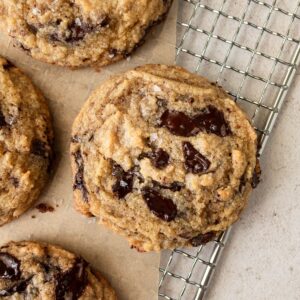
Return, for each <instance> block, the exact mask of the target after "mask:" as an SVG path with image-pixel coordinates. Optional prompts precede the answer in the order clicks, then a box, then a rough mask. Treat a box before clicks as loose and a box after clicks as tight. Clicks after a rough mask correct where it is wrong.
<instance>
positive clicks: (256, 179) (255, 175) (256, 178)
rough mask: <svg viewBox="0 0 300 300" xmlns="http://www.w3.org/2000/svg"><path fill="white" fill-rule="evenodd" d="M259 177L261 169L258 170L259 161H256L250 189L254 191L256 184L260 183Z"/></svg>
mask: <svg viewBox="0 0 300 300" xmlns="http://www.w3.org/2000/svg"><path fill="white" fill-rule="evenodd" d="M260 177H261V169H260V163H259V160H258V159H257V160H256V165H255V169H254V172H253V177H252V182H251V186H252V188H254V189H255V188H256V187H257V186H258V184H259V183H260Z"/></svg>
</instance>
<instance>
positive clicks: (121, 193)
mask: <svg viewBox="0 0 300 300" xmlns="http://www.w3.org/2000/svg"><path fill="white" fill-rule="evenodd" d="M112 175H113V176H115V177H116V178H117V181H116V182H115V184H114V185H113V186H112V191H113V193H114V194H115V195H117V197H118V198H119V199H122V198H124V197H125V196H126V195H127V194H129V193H131V192H132V189H133V179H134V170H130V171H128V172H125V171H124V170H123V168H122V167H121V166H120V165H118V164H117V163H116V162H114V161H112Z"/></svg>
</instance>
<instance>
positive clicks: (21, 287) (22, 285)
mask: <svg viewBox="0 0 300 300" xmlns="http://www.w3.org/2000/svg"><path fill="white" fill-rule="evenodd" d="M30 280H31V278H29V279H25V280H21V281H19V282H17V283H16V284H14V285H13V286H11V287H9V288H8V289H5V290H0V296H6V297H7V296H12V295H13V294H15V293H23V292H24V291H25V290H26V288H27V286H28V284H29V282H30Z"/></svg>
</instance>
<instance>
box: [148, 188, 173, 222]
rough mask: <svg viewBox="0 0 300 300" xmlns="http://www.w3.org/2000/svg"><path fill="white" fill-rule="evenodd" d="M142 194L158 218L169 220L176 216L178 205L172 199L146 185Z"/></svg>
mask: <svg viewBox="0 0 300 300" xmlns="http://www.w3.org/2000/svg"><path fill="white" fill-rule="evenodd" d="M142 195H143V199H144V201H145V202H146V204H147V206H148V208H149V209H150V210H151V212H152V213H153V214H154V215H156V216H157V217H158V218H160V219H162V220H164V221H167V222H170V221H172V220H174V219H175V218H176V216H177V207H176V205H175V204H174V202H173V201H172V200H171V199H169V198H165V197H163V196H162V195H161V194H160V193H159V192H157V191H156V190H154V189H152V188H150V187H144V188H143V189H142Z"/></svg>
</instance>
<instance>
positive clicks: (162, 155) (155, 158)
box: [139, 148, 170, 169]
mask: <svg viewBox="0 0 300 300" xmlns="http://www.w3.org/2000/svg"><path fill="white" fill-rule="evenodd" d="M143 158H149V159H150V161H151V163H152V165H153V166H154V167H156V168H157V169H164V168H165V167H166V166H167V165H168V164H169V159H170V156H169V154H168V152H166V151H164V150H163V149H161V148H159V149H157V150H153V151H151V152H147V153H142V154H140V155H139V159H143Z"/></svg>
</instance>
